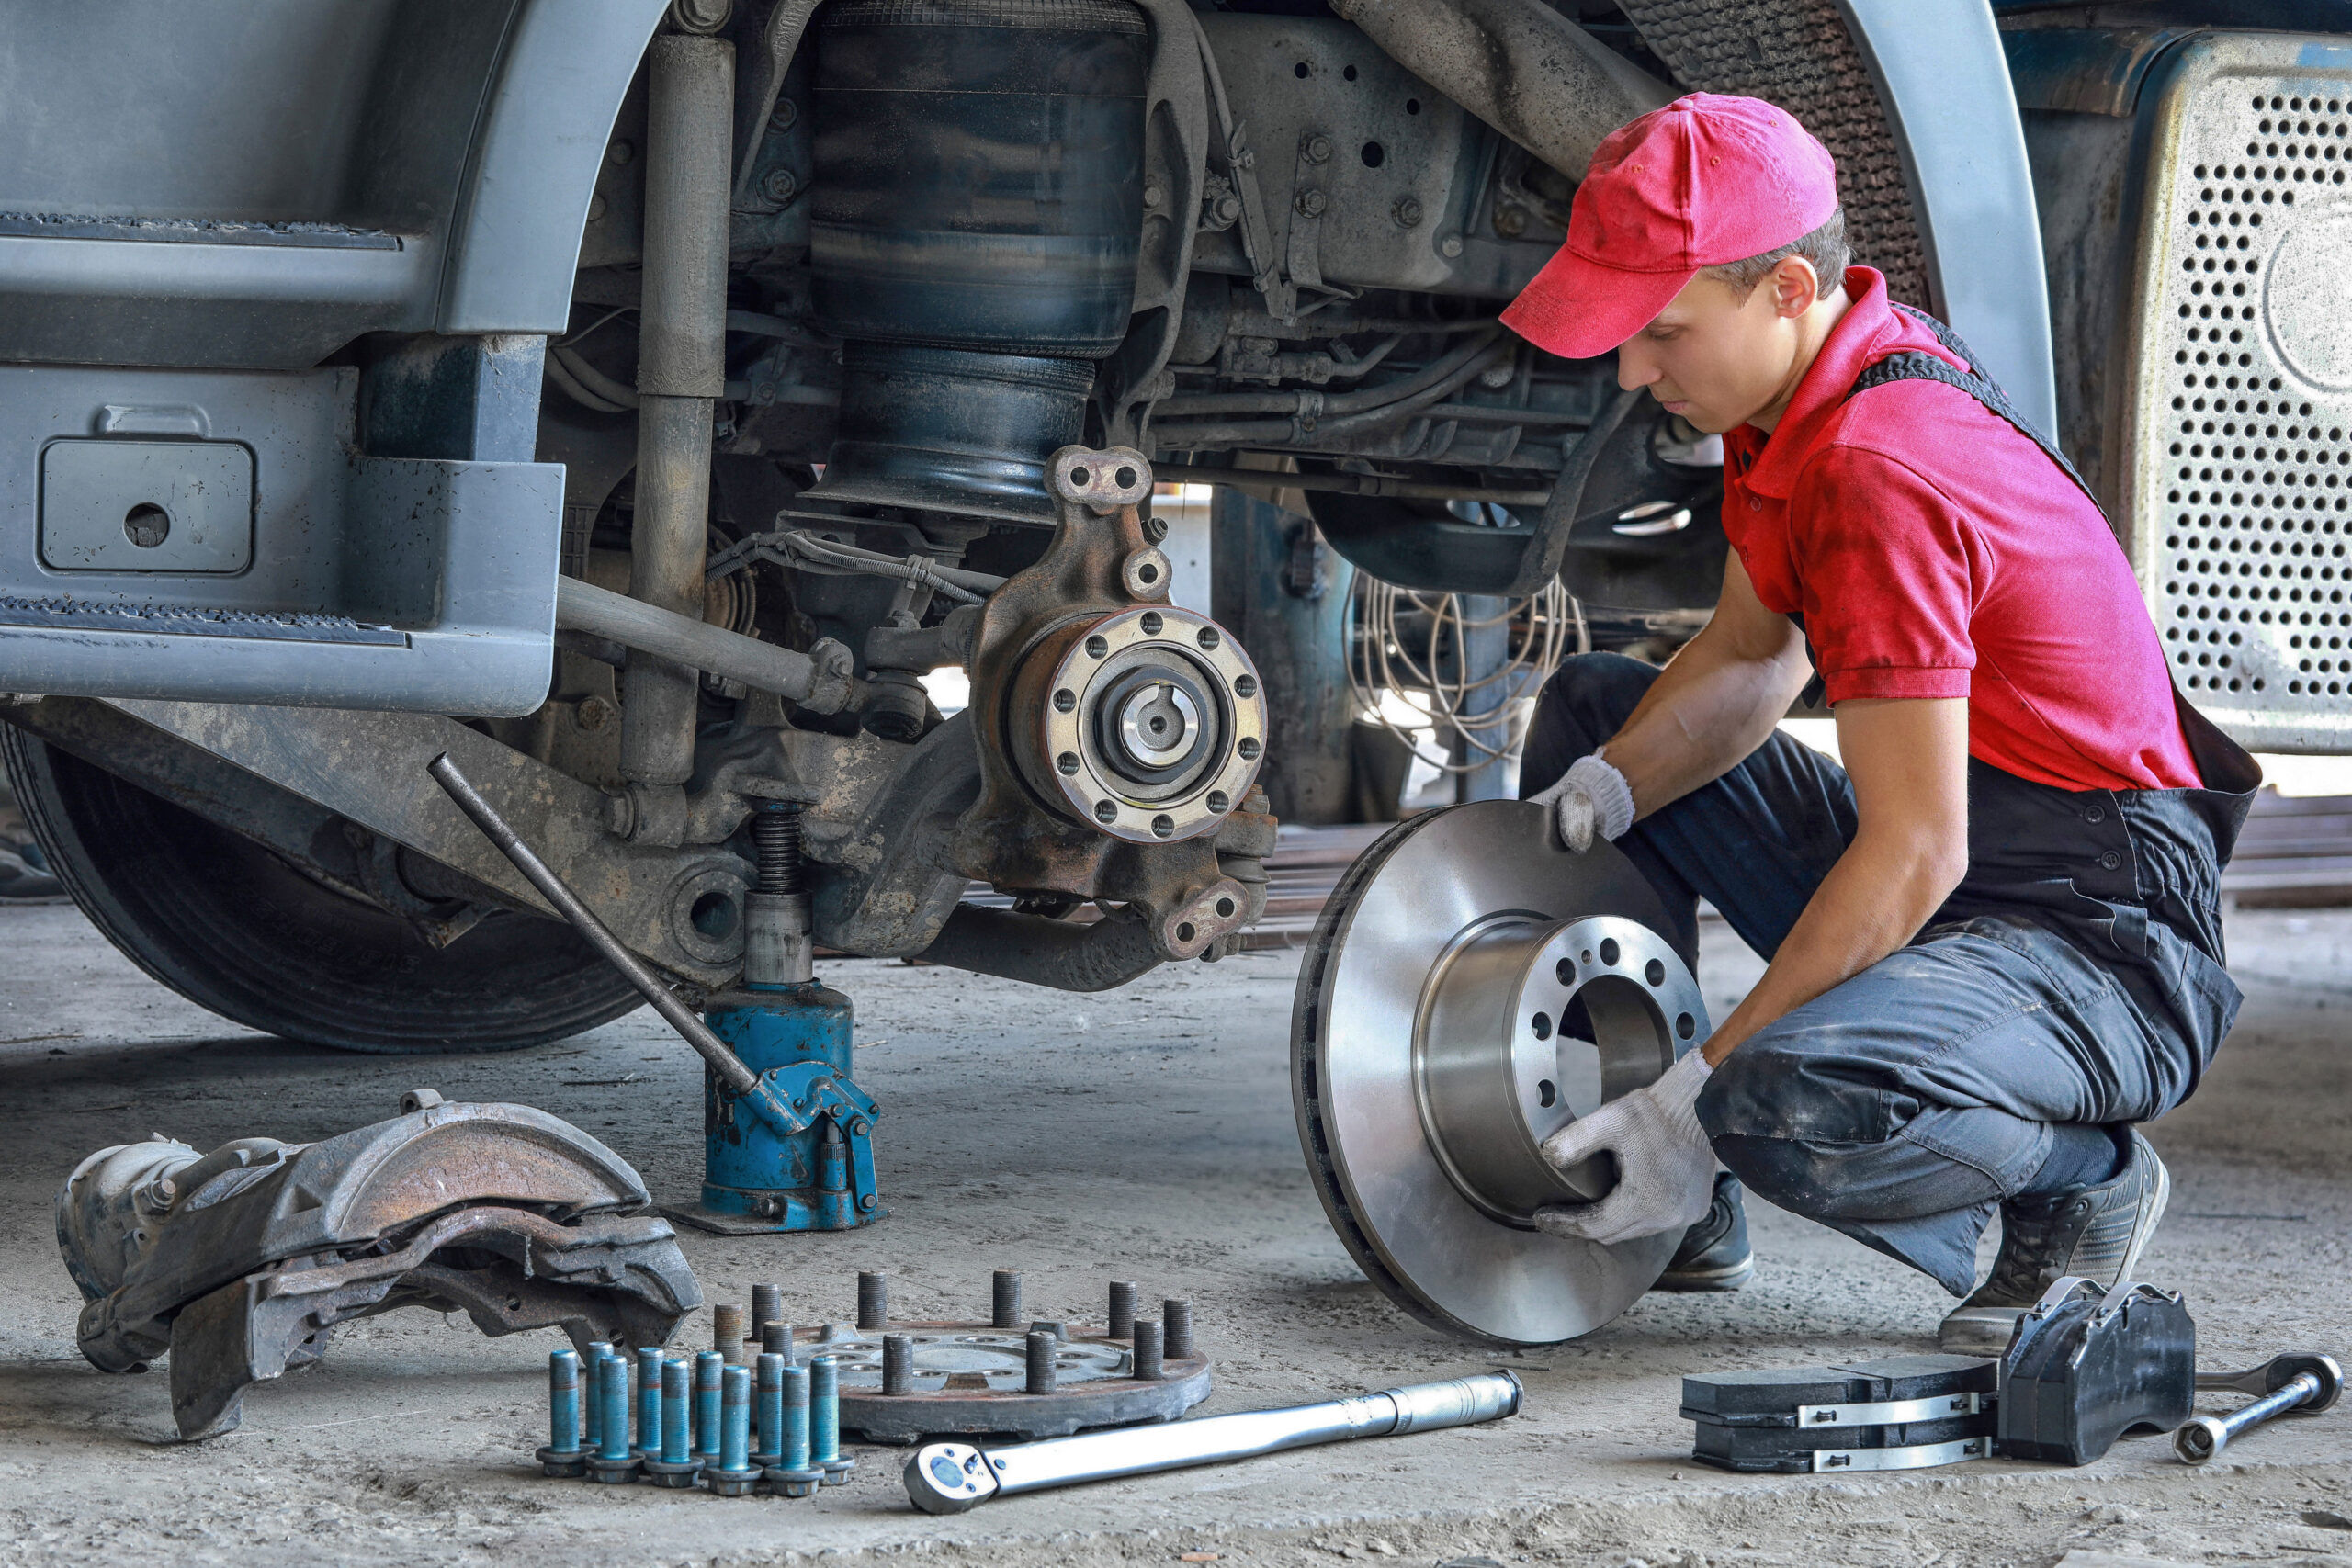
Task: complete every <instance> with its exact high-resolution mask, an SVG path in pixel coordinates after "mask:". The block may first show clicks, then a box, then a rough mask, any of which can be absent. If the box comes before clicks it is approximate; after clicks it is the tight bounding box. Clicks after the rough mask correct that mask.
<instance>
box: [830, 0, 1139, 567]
mask: <svg viewBox="0 0 2352 1568" xmlns="http://www.w3.org/2000/svg"><path fill="white" fill-rule="evenodd" d="M817 50H818V51H817V79H816V85H815V89H814V91H813V93H812V94H811V99H810V101H811V105H812V109H813V113H814V116H815V121H816V164H817V168H816V175H817V178H816V188H815V190H814V191H813V192H812V194H811V197H810V199H811V203H812V213H811V226H810V235H809V243H810V260H811V265H812V267H813V269H814V272H815V276H816V292H817V299H816V304H817V310H818V313H819V315H820V319H822V320H823V321H825V322H826V323H827V325H828V327H829V328H830V329H831V330H832V331H834V332H836V333H840V334H842V336H843V337H844V338H846V339H848V340H849V342H848V344H847V346H846V347H845V348H844V350H843V353H842V368H843V376H844V385H843V390H842V421H841V428H840V432H839V436H838V439H837V440H836V442H835V445H834V446H833V450H832V453H831V457H830V459H829V460H828V463H827V465H826V471H825V477H824V479H823V481H822V482H821V483H820V485H819V486H818V487H817V488H816V489H815V490H814V491H811V492H810V494H811V495H812V496H818V497H823V498H826V499H831V500H834V501H843V502H863V503H865V504H869V505H881V506H906V507H913V508H918V509H921V510H924V511H946V512H956V513H965V514H967V515H971V516H978V517H990V518H997V519H1001V520H1004V521H1009V522H1023V523H1035V524H1039V525H1050V524H1052V522H1053V521H1054V511H1053V503H1052V502H1051V501H1050V500H1049V499H1048V498H1047V496H1046V491H1045V462H1046V456H1047V455H1048V454H1049V453H1051V452H1053V451H1054V450H1055V449H1056V448H1057V447H1060V446H1066V445H1069V443H1071V442H1074V441H1077V440H1079V439H1080V438H1081V437H1082V434H1083V425H1084V418H1085V407H1086V396H1087V393H1088V391H1089V389H1091V386H1092V383H1093V376H1094V366H1093V361H1095V360H1097V359H1099V358H1101V357H1102V356H1103V355H1107V354H1109V353H1110V352H1111V351H1112V350H1113V349H1114V348H1115V347H1117V346H1118V344H1119V342H1120V340H1121V339H1122V338H1123V337H1124V336H1125V333H1126V327H1127V316H1128V312H1129V310H1130V307H1131V305H1132V303H1133V300H1134V296H1135V279H1136V247H1137V243H1138V240H1139V236H1140V233H1141V229H1142V222H1143V139H1144V79H1145V73H1146V68H1147V64H1148V41H1147V35H1146V31H1145V27H1144V19H1143V14H1142V12H1141V11H1140V10H1138V9H1137V8H1136V6H1132V5H1130V4H1128V3H1127V0H831V4H830V5H828V6H826V7H825V8H824V10H823V11H822V12H820V15H819V21H818V35H817Z"/></svg>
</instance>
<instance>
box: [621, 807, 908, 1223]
mask: <svg viewBox="0 0 2352 1568" xmlns="http://www.w3.org/2000/svg"><path fill="white" fill-rule="evenodd" d="M752 841H753V843H754V844H755V845H756V846H757V849H758V854H759V884H758V886H756V887H755V888H754V889H753V890H752V894H751V895H750V897H748V898H747V899H746V900H745V901H744V906H745V907H744V946H743V988H742V989H741V990H740V991H727V992H722V993H721V994H719V995H718V996H716V997H713V998H711V999H710V1001H709V1003H708V1004H707V1006H706V1007H705V1008H704V1010H703V1021H704V1022H705V1023H707V1024H708V1025H709V1027H710V1032H712V1033H713V1034H716V1035H717V1036H718V1038H719V1039H720V1040H721V1041H723V1042H725V1043H726V1044H727V1046H728V1047H729V1050H731V1051H732V1052H733V1053H734V1055H735V1056H736V1057H737V1059H738V1060H740V1061H741V1063H742V1064H743V1066H746V1067H748V1068H750V1069H751V1070H752V1072H753V1073H755V1074H757V1075H759V1077H760V1081H761V1082H762V1084H763V1085H764V1086H765V1087H766V1088H767V1089H768V1091H769V1094H770V1096H771V1097H772V1100H771V1103H770V1104H764V1105H760V1106H754V1105H752V1104H751V1103H749V1102H748V1101H747V1100H746V1099H745V1097H743V1096H741V1095H740V1094H738V1093H737V1092H736V1091H735V1089H733V1087H732V1086H731V1085H730V1084H729V1082H728V1081H727V1079H726V1078H725V1077H722V1076H721V1075H720V1073H719V1072H718V1068H717V1067H716V1066H706V1067H705V1069H704V1073H703V1171H702V1201H701V1202H700V1203H698V1204H696V1205H695V1206H693V1207H691V1208H689V1207H684V1206H678V1207H665V1208H664V1209H663V1210H662V1213H666V1214H668V1215H669V1216H670V1217H671V1218H672V1219H673V1220H676V1221H678V1222H680V1223H681V1224H689V1225H693V1226H695V1227H696V1228H698V1229H701V1230H709V1231H718V1232H721V1233H724V1234H727V1235H753V1234H758V1233H762V1232H767V1231H838V1230H848V1229H850V1228H851V1227H853V1226H855V1225H864V1224H873V1223H874V1222H875V1221H876V1220H878V1219H880V1218H882V1216H883V1215H884V1213H886V1212H887V1211H885V1210H884V1209H883V1208H882V1206H881V1201H880V1199H879V1198H878V1197H877V1196H876V1193H875V1190H874V1145H873V1133H874V1118H875V1115H876V1108H875V1104H874V1099H873V1097H872V1096H871V1095H868V1094H867V1093H866V1092H865V1090H864V1089H860V1088H858V1087H857V1085H856V1083H855V1082H854V1081H853V1079H852V1078H851V1077H850V1069H851V1063H850V1001H849V998H847V997H845V996H843V995H842V994H841V993H840V992H839V991H835V990H831V989H828V988H827V987H825V986H824V985H822V984H821V983H820V982H819V981H818V979H817V977H816V974H815V966H814V956H815V953H814V945H813V943H812V942H810V940H809V894H808V890H807V887H806V886H805V884H804V882H803V880H802V876H801V860H800V807H798V806H797V804H794V803H791V802H786V801H771V802H768V803H767V804H766V805H765V806H764V807H763V808H762V809H761V810H760V811H759V812H758V814H756V815H755V816H754V817H753V818H752ZM763 1111H764V1112H766V1113H765V1114H763V1113H762V1112H763ZM777 1111H781V1112H783V1114H780V1115H779V1114H776V1112H777Z"/></svg>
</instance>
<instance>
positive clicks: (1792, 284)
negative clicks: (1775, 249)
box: [1767, 256, 1821, 320]
mask: <svg viewBox="0 0 2352 1568" xmlns="http://www.w3.org/2000/svg"><path fill="white" fill-rule="evenodd" d="M1767 281H1768V282H1770V285H1771V288H1772V312H1773V314H1775V315H1777V316H1781V317H1782V318H1784V319H1790V320H1793V319H1794V318H1796V317H1798V316H1802V315H1804V313H1805V312H1806V311H1807V310H1812V309H1813V307H1814V304H1815V301H1816V300H1818V299H1820V298H1821V275H1820V274H1819V273H1817V272H1815V271H1814V270H1813V264H1812V263H1811V262H1809V261H1807V260H1805V259H1804V257H1803V256H1782V257H1781V260H1780V262H1779V264H1778V265H1775V266H1774V267H1773V268H1772V271H1771V275H1770V277H1769V279H1768V280H1767Z"/></svg>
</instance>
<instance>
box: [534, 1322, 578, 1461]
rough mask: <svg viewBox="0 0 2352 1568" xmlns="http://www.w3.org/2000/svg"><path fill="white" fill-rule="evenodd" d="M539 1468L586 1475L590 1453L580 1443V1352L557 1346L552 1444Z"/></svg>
mask: <svg viewBox="0 0 2352 1568" xmlns="http://www.w3.org/2000/svg"><path fill="white" fill-rule="evenodd" d="M538 1458H539V1468H540V1469H541V1470H543V1471H545V1472H547V1473H548V1474H549V1475H583V1474H585V1473H587V1470H588V1454H587V1451H586V1450H583V1449H582V1447H581V1446H580V1352H578V1351H577V1350H557V1351H553V1352H551V1353H550V1354H549V1355H548V1446H547V1447H546V1448H543V1449H541V1450H539V1455H538Z"/></svg>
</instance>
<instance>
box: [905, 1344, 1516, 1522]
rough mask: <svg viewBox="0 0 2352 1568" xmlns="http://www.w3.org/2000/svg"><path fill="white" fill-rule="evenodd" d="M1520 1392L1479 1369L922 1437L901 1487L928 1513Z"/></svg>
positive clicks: (1330, 1435) (1362, 1430)
mask: <svg viewBox="0 0 2352 1568" xmlns="http://www.w3.org/2000/svg"><path fill="white" fill-rule="evenodd" d="M1520 1396H1521V1388H1520V1385H1519V1379H1517V1378H1516V1377H1513V1376H1512V1375H1511V1374H1510V1373H1509V1372H1503V1371H1496V1372H1482V1373H1480V1374H1478V1375H1477V1376H1476V1377H1466V1378H1453V1379H1450V1380H1449V1381H1447V1382H1425V1383H1415V1384H1413V1385H1412V1386H1411V1387H1409V1388H1392V1389H1385V1390H1383V1391H1382V1392H1381V1393H1360V1394H1357V1395H1355V1396H1354V1397H1352V1398H1350V1399H1334V1400H1330V1401H1329V1402H1327V1403H1325V1404H1302V1405H1298V1406H1295V1407H1294V1408H1292V1409H1288V1410H1245V1411H1239V1412H1237V1413H1235V1414H1234V1415H1231V1416H1208V1417H1207V1418H1205V1419H1204V1420H1199V1421H1178V1422H1172V1423H1170V1424H1169V1425H1166V1426H1154V1427H1125V1428H1122V1429H1120V1430H1117V1431H1109V1432H1087V1433H1082V1434H1080V1436H1078V1437H1074V1438H1053V1439H1051V1440H1050V1441H1047V1442H1042V1443H1019V1444H1014V1445H1012V1446H1011V1447H1008V1448H997V1449H980V1448H977V1447H975V1446H973V1445H972V1444H970V1443H925V1444H924V1445H923V1446H922V1448H919V1449H917V1450H915V1453H914V1457H913V1458H912V1459H910V1460H909V1461H907V1468H906V1483H907V1496H908V1497H909V1498H910V1500H911V1501H912V1502H913V1503H914V1506H916V1507H918V1508H921V1509H922V1511H923V1512H924V1513H927V1514H960V1513H962V1512H964V1511H965V1510H966V1509H967V1508H977V1507H978V1506H980V1505H981V1504H982V1503H985V1502H987V1501H988V1500H989V1498H991V1497H1000V1496H1006V1495H1011V1494H1012V1493H1016V1492H1042V1491H1044V1490H1045V1489H1046V1488H1047V1487H1050V1486H1072V1485H1076V1484H1077V1483H1080V1482H1084V1481H1109V1480H1112V1479H1114V1478H1116V1477H1119V1476H1123V1475H1148V1474H1149V1473H1151V1472H1154V1471H1159V1470H1181V1469H1182V1468H1184V1467H1185V1466H1187V1465H1194V1464H1216V1463H1219V1462H1221V1461H1226V1460H1236V1459H1251V1458H1254V1457H1256V1456H1257V1455H1259V1454H1271V1453H1279V1452H1281V1451H1282V1450H1284V1449H1303V1448H1307V1447H1310V1446H1312V1445H1313V1444H1316V1443H1336V1442H1345V1441H1347V1440H1348V1439H1350V1438H1386V1437H1396V1436H1400V1435H1402V1434H1403V1433H1406V1432H1428V1431H1434V1430H1436V1429H1437V1428H1438V1427H1464V1426H1468V1425H1470V1424H1472V1423H1474V1422H1478V1421H1492V1420H1496V1419H1498V1418H1499V1417H1501V1416H1511V1415H1515V1414H1517V1413H1518V1410H1519V1402H1520Z"/></svg>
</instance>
